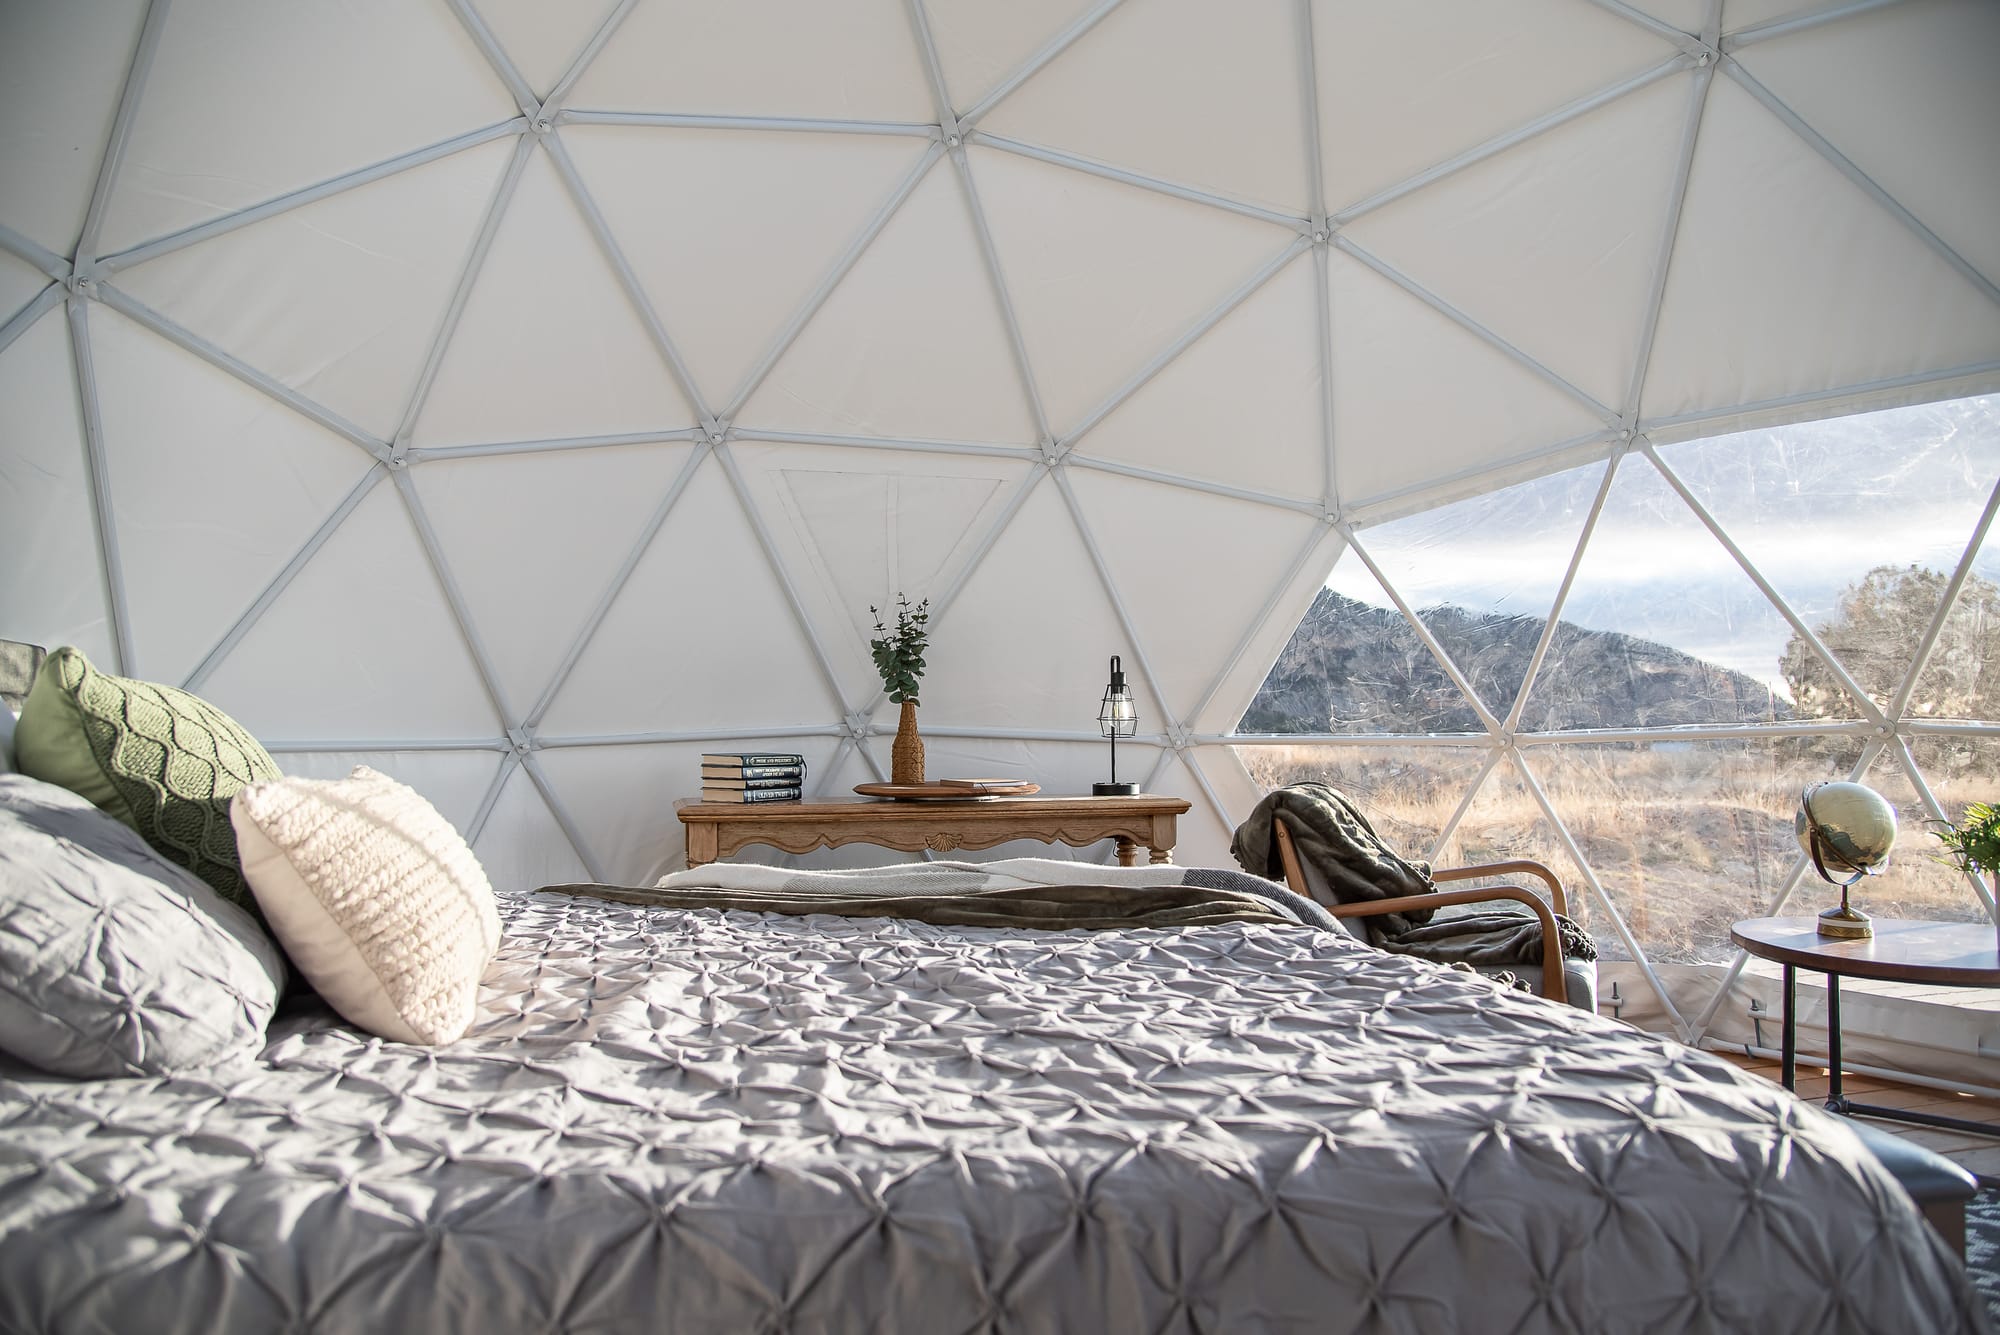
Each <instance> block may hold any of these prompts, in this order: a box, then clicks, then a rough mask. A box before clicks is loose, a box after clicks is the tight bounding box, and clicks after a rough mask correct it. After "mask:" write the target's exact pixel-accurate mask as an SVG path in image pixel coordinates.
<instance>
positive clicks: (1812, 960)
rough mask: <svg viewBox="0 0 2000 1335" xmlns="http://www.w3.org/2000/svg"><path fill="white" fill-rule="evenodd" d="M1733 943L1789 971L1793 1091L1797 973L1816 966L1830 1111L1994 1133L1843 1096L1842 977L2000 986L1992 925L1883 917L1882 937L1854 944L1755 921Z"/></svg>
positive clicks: (1806, 923)
mask: <svg viewBox="0 0 2000 1335" xmlns="http://www.w3.org/2000/svg"><path fill="white" fill-rule="evenodd" d="M1729 939H1730V940H1731V941H1734V942H1735V943H1736V944H1737V945H1739V946H1741V947H1742V948H1743V949H1744V950H1745V951H1747V952H1749V953H1750V954H1752V955H1755V956H1757V957H1758V958H1759V959H1767V960H1773V961H1775V962H1777V963H1778V964H1781V965H1783V966H1784V971H1785V1021H1784V1035H1785V1036H1784V1047H1783V1051H1782V1054H1781V1059H1780V1064H1781V1068H1782V1072H1783V1075H1784V1081H1785V1088H1786V1089H1794V1088H1796V1077H1797V1068H1798V1023H1797V1009H1798V1006H1797V1002H1798V971H1799V970H1800V969H1811V970H1812V971H1813V972H1815V973H1823V974H1825V975H1826V1057H1827V1089H1826V1094H1827V1098H1826V1106H1827V1108H1828V1109H1829V1110H1830V1111H1833V1112H1837V1113H1841V1114H1844V1115H1846V1116H1850V1117H1876V1118H1882V1119H1885V1120H1888V1121H1894V1122H1911V1123H1916V1124H1919V1125H1923V1126H1937V1127H1944V1128H1946V1129H1948V1130H1952V1131H1968V1132H1971V1133H1972V1134H1974V1135H1982V1136H1991V1135H1993V1134H1994V1131H1993V1128H1992V1127H1990V1126H1987V1125H1985V1124H1984V1123H1981V1122H1968V1121H1966V1120H1964V1119H1963V1118H1958V1117H1939V1116H1936V1115H1933V1114H1931V1113H1918V1112H1904V1111H1902V1110H1901V1109H1897V1108H1883V1107H1878V1106H1875V1105H1873V1104H1865V1103H1855V1102H1853V1101H1852V1100H1850V1099H1848V1098H1846V1097H1845V1096H1843V1095H1842V1094H1841V1092H1840V980H1841V979H1842V978H1843V977H1848V978H1875V979H1881V980H1883V981H1887V982H1892V983H1934V984H1938V985H1940V986H1944V987H2000V944H1996V938H1995V934H1994V929H1993V927H1992V925H1991V924H1989V923H1958V922H1910V921H1907V920H1904V919H1899V918H1877V919H1876V920H1875V935H1874V936H1872V937H1869V938H1867V939H1865V940H1859V941H1854V940H1844V939H1841V938H1839V937H1831V936H1821V935H1820V934H1819V920H1818V919H1817V918H1750V919H1746V920H1745V921H1743V922H1739V923H1737V924H1736V925H1735V926H1734V927H1732V928H1730V929H1729Z"/></svg>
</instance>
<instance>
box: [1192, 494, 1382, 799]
mask: <svg viewBox="0 0 2000 1335" xmlns="http://www.w3.org/2000/svg"><path fill="white" fill-rule="evenodd" d="M1301 546H1302V547H1303V544H1301ZM1346 550H1347V544H1346V539H1345V538H1343V537H1342V536H1341V532H1340V530H1339V529H1337V528H1335V527H1333V526H1332V525H1331V524H1329V525H1327V526H1326V527H1325V529H1324V530H1323V531H1322V532H1321V533H1320V536H1319V539H1318V540H1317V541H1316V542H1314V543H1313V545H1312V548H1311V550H1309V551H1306V552H1305V554H1304V556H1303V557H1302V558H1300V560H1299V563H1298V565H1297V567H1296V569H1295V570H1294V572H1293V574H1292V578H1291V581H1290V583H1289V584H1285V585H1283V586H1282V587H1280V588H1278V589H1276V590H1275V591H1274V594H1273V596H1272V597H1271V599H1270V602H1269V604H1268V606H1269V608H1270V610H1269V612H1268V613H1266V614H1265V616H1264V619H1263V621H1262V622H1261V623H1260V624H1259V625H1258V626H1257V627H1256V628H1255V629H1254V630H1253V631H1252V632H1251V633H1250V634H1249V636H1247V637H1246V638H1245V639H1244V641H1243V645H1242V653H1241V654H1240V655H1239V656H1238V657H1237V660H1236V662H1235V663H1234V665H1232V666H1229V667H1227V668H1226V669H1225V670H1224V675H1223V677H1222V678H1221V684H1220V685H1219V686H1218V687H1217V688H1216V692H1215V698H1214V699H1212V700H1210V701H1209V703H1208V707H1207V708H1206V709H1204V710H1202V711H1201V712H1199V713H1197V714H1196V715H1194V716H1193V717H1192V718H1190V719H1188V720H1187V724H1188V726H1189V727H1190V728H1191V729H1193V730H1194V731H1196V732H1204V733H1209V732H1214V733H1221V732H1232V731H1236V730H1238V725H1239V722H1240V721H1241V720H1243V719H1244V718H1245V715H1246V713H1247V712H1248V710H1249V708H1250V702H1251V701H1252V700H1254V699H1256V698H1257V697H1258V696H1259V694H1260V693H1261V692H1262V691H1263V689H1264V685H1265V682H1266V681H1267V679H1268V678H1269V675H1270V670H1271V665H1272V664H1273V663H1274V662H1275V661H1276V660H1277V658H1278V655H1279V654H1281V653H1283V652H1284V649H1285V646H1286V645H1287V644H1290V643H1291V639H1292V632H1293V631H1294V630H1295V629H1297V627H1298V624H1299V622H1300V621H1301V620H1302V619H1303V618H1304V617H1305V615H1306V612H1307V611H1308V609H1310V608H1311V607H1312V604H1313V601H1314V600H1315V599H1316V598H1318V597H1319V594H1320V591H1321V590H1322V589H1323V588H1324V587H1325V583H1326V578H1327V575H1328V573H1329V572H1330V571H1331V570H1332V569H1333V566H1334V563H1335V562H1336V561H1337V560H1338V559H1339V558H1340V555H1341V553H1343V552H1344V551H1346ZM1241 730H1242V731H1244V732H1262V731H1264V729H1262V728H1260V727H1251V726H1250V725H1249V724H1248V723H1247V722H1244V723H1242V724H1241ZM1206 772H1207V773H1208V776H1209V779H1210V781H1211V782H1213V783H1218V784H1227V785H1228V789H1229V791H1227V792H1224V793H1223V794H1222V797H1223V800H1224V801H1226V802H1229V803H1230V804H1231V805H1232V806H1234V807H1239V808H1242V809H1246V810H1247V809H1248V804H1247V803H1246V802H1243V801H1239V800H1238V799H1239V798H1240V797H1242V796H1243V795H1244V794H1246V793H1248V792H1249V788H1248V786H1247V785H1248V784H1249V777H1248V776H1247V775H1245V774H1244V773H1243V772H1242V766H1241V765H1228V766H1220V767H1216V766H1211V768H1210V769H1209V770H1208V771H1206ZM1258 791H1259V792H1261V791H1262V790H1261V789H1260V790H1258ZM1251 800H1254V798H1252V799H1251Z"/></svg>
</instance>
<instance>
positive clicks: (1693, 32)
mask: <svg viewBox="0 0 2000 1335" xmlns="http://www.w3.org/2000/svg"><path fill="white" fill-rule="evenodd" d="M1632 8H1633V9H1635V10H1637V11H1638V12H1639V13H1641V14H1646V15H1649V16H1650V17H1652V18H1656V19H1658V20H1660V22H1662V23H1665V24H1668V25H1670V26H1672V27H1675V28H1678V29H1680V30H1681V31H1682V32H1684V33H1687V34H1689V35H1690V36H1696V37H1698V36H1700V35H1701V29H1702V25H1703V24H1705V23H1707V22H1708V14H1709V10H1710V9H1711V8H1713V3H1712V0H1632ZM1731 8H1735V6H1733V5H1732V6H1731Z"/></svg>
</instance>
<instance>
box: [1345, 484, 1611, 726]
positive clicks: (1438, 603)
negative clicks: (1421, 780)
mask: <svg viewBox="0 0 2000 1335" xmlns="http://www.w3.org/2000/svg"><path fill="white" fill-rule="evenodd" d="M1603 478H1604V465H1603V464H1589V465H1586V466H1585V467H1583V468H1578V469H1572V470H1570V471H1568V472H1563V473H1557V474H1553V475H1551V476H1549V477H1544V478H1538V479H1536V480H1535V481H1532V482H1524V483H1520V484H1518V485H1516V486H1512V487H1507V488H1504V489H1502V490H1500V491H1492V492H1486V493H1483V494H1481V495H1479V496H1475V497H1472V498H1470V499H1467V500H1463V501H1459V502H1456V503H1455V504H1451V505H1446V506H1441V507H1439V508H1437V509H1435V510H1426V511H1424V512H1422V513H1421V514H1416V515H1412V516H1410V517H1408V518H1405V519H1396V520H1391V521H1390V522H1388V523H1386V524H1380V525H1377V526H1375V527H1373V528H1370V529H1368V530H1367V531H1365V532H1364V533H1362V534H1361V535H1360V541H1361V543H1362V544H1363V545H1364V546H1365V547H1366V548H1367V549H1368V554H1369V555H1370V556H1372V557H1374V558H1375V563H1376V564H1377V565H1378V566H1380V567H1381V568H1382V573H1383V575H1384V577H1385V578H1387V580H1388V581H1389V583H1390V584H1392V585H1394V586H1395V588H1396V591H1397V592H1399V593H1401V594H1402V595H1403V599H1404V601H1405V602H1407V603H1408V604H1409V605H1410V607H1411V608H1413V609H1414V610H1415V611H1416V613H1417V615H1418V616H1419V617H1420V618H1422V620H1423V622H1424V625H1425V627H1426V628H1427V629H1429V631H1430V632H1431V634H1432V635H1433V636H1434V637H1436V639H1437V641H1438V643H1439V644H1441V645H1443V646H1444V650H1445V652H1446V653H1447V654H1449V655H1450V656H1451V660H1452V662H1454V663H1456V664H1457V665H1458V667H1459V670H1460V671H1462V672H1464V673H1465V675H1466V678H1467V680H1469V681H1470V682H1471V683H1472V687H1473V689H1474V690H1475V691H1477V692H1478V693H1479V697H1480V699H1481V700H1482V701H1483V702H1484V703H1485V704H1486V707H1487V708H1488V709H1490V710H1491V711H1492V712H1493V714H1494V716H1495V717H1496V718H1501V719H1504V718H1506V717H1507V714H1508V711H1509V710H1511V709H1512V708H1513V707H1514V701H1515V699H1516V697H1518V696H1519V695H1520V693H1521V685H1522V683H1523V682H1524V681H1526V679H1527V672H1528V663H1529V661H1530V660H1531V659H1532V658H1533V656H1534V652H1535V646H1536V645H1537V644H1538V643H1539V642H1540V640H1541V635H1542V631H1543V629H1544V628H1545V627H1546V626H1547V625H1548V619H1549V609H1550V608H1551V607H1553V606H1554V605H1555V597H1556V591H1557V590H1558V589H1559V588H1560V587H1561V585H1562V578H1563V575H1564V573H1565V572H1566V571H1567V570H1568V568H1569V563H1570V561H1571V559H1572V558H1573V557H1574V556H1575V554H1576V544H1577V539H1578V538H1579V537H1581V536H1582V533H1583V524H1584V520H1585V519H1586V518H1587V517H1588V515H1589V513H1590V506H1591V502H1592V501H1593V500H1594V499H1595V498H1596V494H1597V490H1598V487H1599V485H1600V484H1601V483H1602V481H1603Z"/></svg>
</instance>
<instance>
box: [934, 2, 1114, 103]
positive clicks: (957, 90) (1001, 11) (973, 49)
mask: <svg viewBox="0 0 2000 1335" xmlns="http://www.w3.org/2000/svg"><path fill="white" fill-rule="evenodd" d="M1091 7H1092V6H1091V4H1090V0H1012V3H1009V4H1004V5H996V4H992V3H989V0H924V11H925V13H926V14H927V15H928V16H929V18H930V26H931V41H932V42H933V43H934V44H935V45H936V47H937V53H938V64H939V65H940V66H941V67H942V68H943V70H944V83H945V88H946V90H947V91H948V92H949V93H950V94H951V103H952V106H953V107H955V108H956V109H957V110H958V111H959V112H960V113H961V114H962V113H964V112H966V111H968V110H970V109H971V108H972V107H973V106H974V105H975V104H977V103H978V102H980V101H981V100H982V99H983V98H984V97H985V96H986V94H987V93H988V92H990V91H992V90H993V89H994V88H995V87H997V86H998V85H999V84H1000V83H1001V82H1002V81H1003V80H1005V79H1007V78H1009V77H1011V76H1012V75H1013V74H1014V72H1015V71H1016V70H1019V69H1020V68H1021V67H1022V66H1023V65H1025V64H1026V63H1027V62H1028V61H1029V60H1030V59H1031V58H1032V57H1033V56H1034V55H1035V54H1036V53H1037V52H1039V51H1040V50H1041V49H1042V48H1043V47H1044V46H1046V45H1048V43H1050V42H1052V41H1054V40H1055V39H1056V37H1057V36H1058V35H1059V34H1060V33H1062V31H1063V30H1064V29H1066V28H1068V27H1069V25H1070V24H1072V23H1074V22H1076V21H1077V20H1078V19H1080V18H1082V17H1083V16H1084V15H1085V14H1087V13H1089V12H1090V9H1091Z"/></svg>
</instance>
